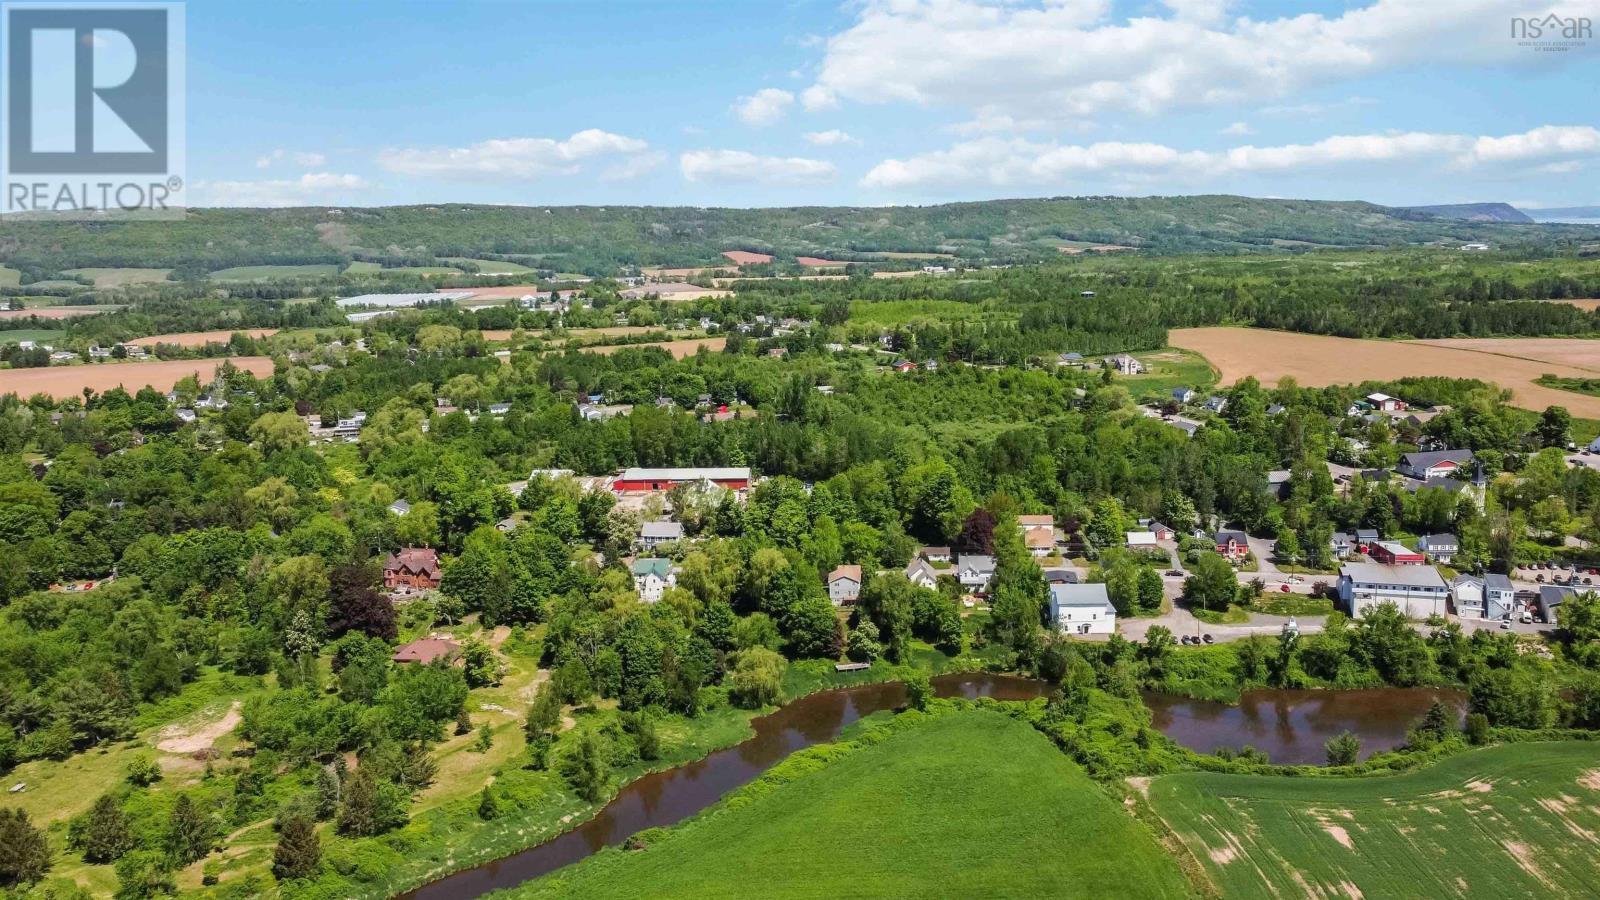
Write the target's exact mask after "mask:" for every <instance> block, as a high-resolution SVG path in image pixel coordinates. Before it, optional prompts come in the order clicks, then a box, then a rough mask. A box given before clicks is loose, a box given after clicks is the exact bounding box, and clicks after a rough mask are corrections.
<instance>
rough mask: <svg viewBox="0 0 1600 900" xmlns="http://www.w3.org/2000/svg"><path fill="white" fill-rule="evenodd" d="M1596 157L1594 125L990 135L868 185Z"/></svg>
mask: <svg viewBox="0 0 1600 900" xmlns="http://www.w3.org/2000/svg"><path fill="white" fill-rule="evenodd" d="M1591 156H1593V157H1600V129H1597V128H1594V127H1591V126H1586V125H1585V126H1549V125H1547V126H1544V127H1541V128H1535V129H1533V130H1531V131H1527V132H1524V133H1522V134H1513V135H1505V136H1500V137H1476V136H1472V135H1464V134H1435V133H1428V132H1404V133H1391V134H1367V135H1339V136H1335V137H1329V138H1325V139H1323V140H1320V141H1316V142H1315V143H1310V144H1284V145H1280V146H1274V147H1256V146H1252V145H1243V146H1238V147H1233V148H1230V149H1226V150H1220V151H1212V150H1179V149H1176V148H1173V147H1168V146H1165V145H1163V144H1154V143H1123V142H1102V143H1095V144H1089V145H1063V144H1054V143H1042V142H1035V141H1029V140H1025V139H1022V138H999V137H987V138H980V139H978V140H973V141H967V142H964V143H959V144H956V145H954V146H952V147H950V148H948V149H945V150H939V151H935V152H932V153H924V154H920V155H918V156H913V157H910V158H908V159H886V160H884V161H882V162H880V163H878V164H877V165H876V166H874V167H873V168H872V169H871V170H870V171H868V172H867V174H866V176H865V177H863V178H862V179H861V183H862V185H863V186H865V187H869V188H881V189H890V190H893V189H908V188H918V187H924V186H928V185H941V184H969V185H970V184H978V185H986V186H990V187H1051V186H1059V185H1062V184H1064V183H1067V182H1068V181H1070V180H1071V179H1073V178H1078V177H1096V178H1099V179H1102V180H1104V179H1114V180H1118V183H1119V184H1132V183H1146V182H1150V181H1154V180H1160V181H1166V182H1170V183H1189V182H1196V181H1200V180H1203V179H1206V178H1214V177H1219V176H1227V175H1242V174H1252V173H1270V172H1292V171H1300V170H1308V169H1317V168H1320V167H1326V166H1338V165H1347V164H1353V163H1361V164H1367V165H1380V164H1404V163H1427V164H1432V165H1445V166H1450V167H1454V168H1458V169H1465V168H1470V167H1475V166H1490V165H1496V164H1505V163H1524V162H1547V163H1548V164H1561V163H1563V162H1568V161H1574V160H1573V158H1575V157H1591Z"/></svg>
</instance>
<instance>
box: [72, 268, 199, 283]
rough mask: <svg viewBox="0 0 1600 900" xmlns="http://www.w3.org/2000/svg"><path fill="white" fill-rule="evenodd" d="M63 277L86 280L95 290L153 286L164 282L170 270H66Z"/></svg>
mask: <svg viewBox="0 0 1600 900" xmlns="http://www.w3.org/2000/svg"><path fill="white" fill-rule="evenodd" d="M62 274H63V275H76V276H82V277H84V278H88V279H89V280H91V281H93V282H94V286H95V287H97V288H114V287H122V286H123V285H128V284H154V283H157V282H162V281H166V280H167V278H168V276H170V275H171V274H172V270H171V269H92V268H91V269H68V270H66V271H65V272H63V273H62Z"/></svg>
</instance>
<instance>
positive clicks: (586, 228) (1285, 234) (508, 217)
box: [0, 196, 1597, 278]
mask: <svg viewBox="0 0 1600 900" xmlns="http://www.w3.org/2000/svg"><path fill="white" fill-rule="evenodd" d="M1596 239H1597V231H1596V229H1595V228H1592V227H1586V226H1569V225H1538V226H1534V225H1515V224H1505V223H1485V222H1468V221H1461V220H1458V219H1453V218H1444V217H1439V216H1433V215H1429V214H1427V213H1423V212H1416V211H1410V210H1402V209H1393V208H1388V207H1382V206H1377V205H1375V204H1371V203H1361V202H1326V201H1309V200H1261V199H1252V198H1246V197H1232V196H1196V197H1145V198H1124V197H1076V198H1052V199H1041V200H992V201H982V202H976V203H955V204H947V205H942V206H926V207H871V208H855V207H794V208H774V209H700V208H682V207H508V206H472V205H463V204H440V205H436V206H406V207H382V208H302V209H197V210H193V211H191V212H190V213H189V214H188V217H187V219H186V220H185V221H183V222H160V223H114V222H105V223H88V224H85V223H59V224H55V223H43V222H37V221H30V222H15V221H10V220H8V221H6V222H0V262H3V263H4V264H6V265H8V266H11V267H13V268H17V269H20V270H23V271H24V272H26V273H29V274H30V275H31V276H32V277H34V278H41V277H48V276H49V275H50V274H51V273H54V272H57V271H60V270H63V269H68V268H72V267H77V266H133V267H141V266H142V267H150V266H156V267H165V268H174V269H178V270H180V271H181V272H205V271H212V270H217V269H223V268H227V267H231V266H245V265H259V264H296V265H303V264H319V263H321V264H327V263H332V264H340V263H348V262H350V261H352V260H356V259H362V260H377V261H384V262H386V263H392V262H397V261H398V262H407V263H417V262H423V263H430V262H431V261H432V259H434V258H439V257H452V256H453V257H473V256H478V257H482V256H485V255H487V256H489V257H491V258H496V259H504V260H507V261H511V262H518V263H524V264H528V265H532V266H535V267H538V268H553V269H559V270H561V271H575V272H585V273H589V274H594V275H608V274H613V273H615V272H616V270H617V268H618V267H619V266H637V265H654V264H665V265H699V264H706V263H711V262H718V261H720V260H719V256H718V255H719V254H720V253H721V252H722V251H724V250H731V249H746V250H756V251H764V252H771V253H775V254H779V255H782V256H784V257H791V256H794V255H796V254H809V255H817V256H824V257H827V258H831V259H842V260H851V259H871V258H872V254H874V253H876V252H940V253H949V254H953V255H955V256H957V257H959V258H961V259H964V260H969V261H974V262H980V261H981V262H1000V263H1005V262H1024V261H1039V260H1042V259H1046V258H1051V257H1054V256H1058V255H1059V250H1058V248H1059V247H1061V246H1063V245H1064V244H1073V243H1075V244H1077V245H1081V244H1110V245H1116V246H1122V247H1132V248H1137V249H1138V250H1140V251H1143V252H1153V253H1162V254H1165V253H1190V252H1207V253H1218V252H1220V253H1258V252H1263V251H1269V250H1278V251H1282V250H1292V249H1308V248H1316V247H1374V246H1397V245H1408V244H1421V243H1430V242H1445V243H1446V244H1459V243H1461V242H1463V241H1486V242H1492V243H1493V244H1495V245H1497V246H1500V247H1505V248H1535V247H1536V248H1543V249H1550V248H1569V249H1581V248H1582V247H1584V246H1589V247H1590V248H1592V246H1593V244H1594V242H1595V241H1596Z"/></svg>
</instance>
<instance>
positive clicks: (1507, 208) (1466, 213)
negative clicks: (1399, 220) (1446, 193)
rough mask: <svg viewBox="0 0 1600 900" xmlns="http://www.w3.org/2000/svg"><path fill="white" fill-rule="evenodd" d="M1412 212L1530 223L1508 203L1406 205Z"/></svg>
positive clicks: (1443, 216) (1476, 220) (1465, 218)
mask: <svg viewBox="0 0 1600 900" xmlns="http://www.w3.org/2000/svg"><path fill="white" fill-rule="evenodd" d="M1403 208H1404V209H1408V210H1410V211H1412V212H1420V213H1427V214H1428V215H1430V216H1438V217H1439V218H1441V219H1460V220H1462V221H1465V222H1520V223H1531V222H1533V221H1534V220H1533V219H1531V218H1529V217H1528V215H1527V214H1526V213H1524V212H1523V211H1522V210H1520V209H1517V208H1516V207H1515V206H1512V205H1511V204H1509V203H1452V204H1448V205H1445V206H1407V207H1403Z"/></svg>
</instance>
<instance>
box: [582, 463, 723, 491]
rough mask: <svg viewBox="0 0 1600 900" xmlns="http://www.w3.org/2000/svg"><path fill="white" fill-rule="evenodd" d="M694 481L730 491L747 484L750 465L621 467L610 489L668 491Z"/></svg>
mask: <svg viewBox="0 0 1600 900" xmlns="http://www.w3.org/2000/svg"><path fill="white" fill-rule="evenodd" d="M697 481H706V482H709V483H711V484H714V485H716V486H718V487H722V488H727V489H728V490H730V491H742V490H744V489H746V488H748V487H749V486H750V469H749V468H747V467H743V466H728V467H724V468H711V469H701V468H685V469H640V468H634V469H624V470H623V472H622V474H621V475H618V476H617V479H616V480H615V481H613V482H612V483H611V490H613V491H615V492H616V493H619V494H621V493H626V492H629V491H669V490H671V489H672V488H674V487H676V486H677V485H680V484H689V483H692V482H697Z"/></svg>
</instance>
